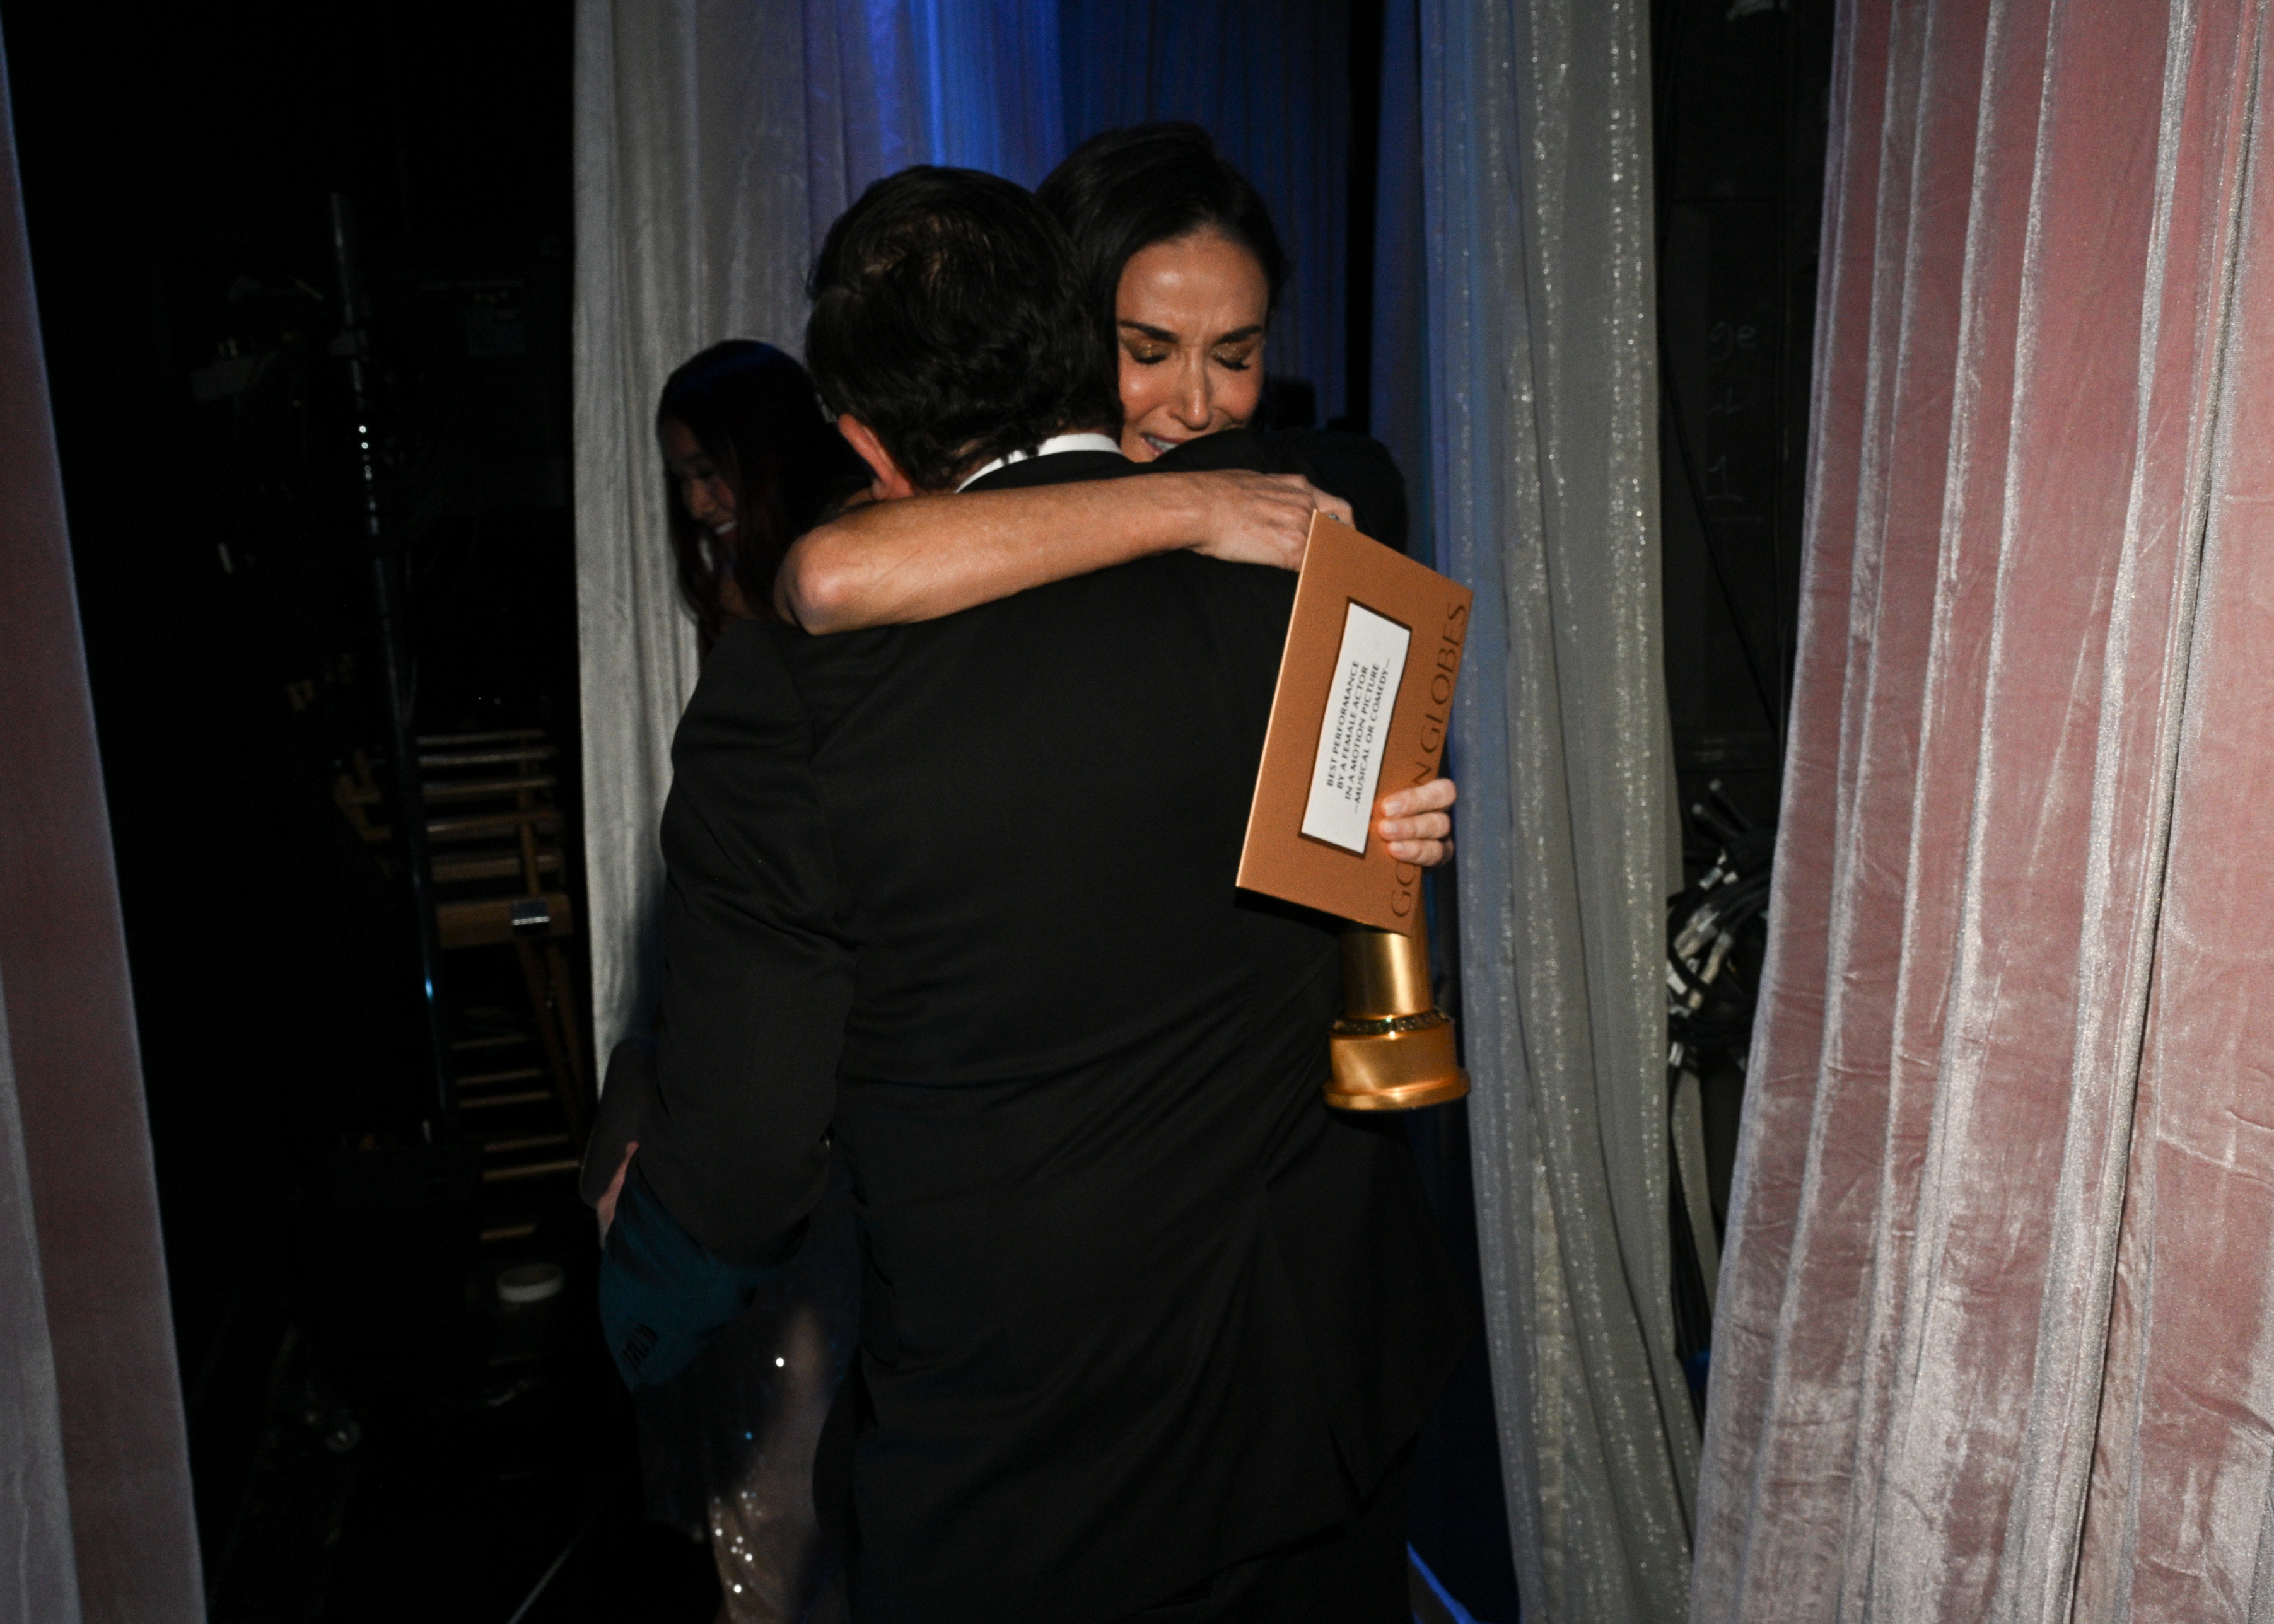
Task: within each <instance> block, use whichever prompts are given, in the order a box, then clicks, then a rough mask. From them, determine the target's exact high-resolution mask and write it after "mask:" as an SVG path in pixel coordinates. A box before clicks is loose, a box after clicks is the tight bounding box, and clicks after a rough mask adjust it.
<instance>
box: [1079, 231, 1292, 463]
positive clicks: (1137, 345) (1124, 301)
mask: <svg viewBox="0 0 2274 1624" xmlns="http://www.w3.org/2000/svg"><path fill="white" fill-rule="evenodd" d="M1270 300H1271V290H1270V287H1269V284H1268V283H1267V282H1265V281H1264V278H1263V267H1262V266H1261V265H1260V264H1258V263H1257V262H1256V259H1255V256H1254V254H1252V253H1250V252H1248V251H1247V250H1246V249H1245V248H1243V247H1241V246H1240V245H1239V244H1237V243H1235V242H1233V241H1232V240H1231V238H1229V237H1225V236H1224V235H1223V234H1222V233H1220V232H1217V231H1213V230H1208V229H1202V230H1199V231H1195V232H1193V234H1192V235H1191V236H1189V237H1176V238H1173V239H1171V241H1168V242H1165V243H1155V244H1152V245H1151V246H1150V247H1148V248H1142V249H1140V250H1139V251H1138V252H1135V253H1133V254H1132V255H1130V256H1129V263H1128V264H1126V265H1125V266H1123V267H1121V286H1120V288H1119V289H1118V292H1117V295H1116V297H1115V299H1114V309H1113V316H1114V323H1115V336H1116V337H1117V338H1118V340H1119V341H1120V346H1121V350H1120V353H1121V411H1122V428H1121V448H1122V450H1123V451H1125V452H1126V453H1127V454H1128V455H1130V456H1131V457H1132V458H1133V459H1134V460H1135V461H1137V462H1151V461H1152V460H1153V459H1154V458H1155V457H1156V456H1159V455H1161V454H1162V453H1163V452H1164V451H1168V450H1170V449H1171V448H1172V447H1177V446H1180V445H1182V444H1184V442H1185V441H1186V440H1197V439H1199V438H1200V437H1201V435H1203V434H1213V433H1215V432H1217V431H1218V430H1219V429H1232V428H1238V427H1239V426H1240V425H1243V424H1245V423H1246V421H1247V420H1248V419H1249V418H1250V417H1254V415H1255V409H1256V407H1257V405H1258V404H1260V403H1261V401H1262V399H1263V324H1264V320H1265V319H1266V318H1267V317H1268V316H1269V314H1270Z"/></svg>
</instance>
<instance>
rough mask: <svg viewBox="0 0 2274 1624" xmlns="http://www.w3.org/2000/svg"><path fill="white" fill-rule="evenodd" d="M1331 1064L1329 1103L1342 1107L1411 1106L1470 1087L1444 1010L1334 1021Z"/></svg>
mask: <svg viewBox="0 0 2274 1624" xmlns="http://www.w3.org/2000/svg"><path fill="white" fill-rule="evenodd" d="M1327 1050H1328V1056H1329V1061H1330V1063H1331V1064H1332V1066H1333V1069H1334V1075H1333V1079H1332V1080H1331V1081H1329V1083H1328V1084H1327V1103H1328V1104H1329V1105H1331V1106H1333V1107H1335V1108H1336V1109H1337V1110H1345V1111H1410V1110H1418V1109H1419V1108H1421V1107H1422V1106H1425V1105H1442V1104H1443V1103H1444V1102H1445V1101H1448V1100H1457V1099H1459V1098H1460V1097H1461V1096H1462V1095H1463V1094H1466V1093H1468V1091H1469V1074H1468V1073H1467V1072H1466V1071H1463V1070H1461V1064H1460V1056H1459V1055H1458V1054H1457V1052H1456V1051H1455V1049H1454V1047H1453V1018H1452V1017H1451V1016H1449V1015H1448V1014H1446V1013H1445V1012H1444V1011H1442V1010H1434V1009H1433V1010H1430V1011H1427V1013H1426V1014H1420V1015H1398V1016H1391V1017H1387V1018H1384V1019H1374V1020H1364V1019H1360V1020H1338V1021H1337V1022H1336V1023H1335V1024H1334V1026H1333V1028H1332V1030H1331V1032H1330V1033H1329V1036H1328V1039H1327Z"/></svg>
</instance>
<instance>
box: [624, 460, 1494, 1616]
mask: <svg viewBox="0 0 2274 1624" xmlns="http://www.w3.org/2000/svg"><path fill="white" fill-rule="evenodd" d="M1132 471H1134V470H1133V468H1132V465H1130V464H1128V463H1126V462H1123V461H1122V460H1121V459H1119V458H1118V457H1114V456H1110V455H1103V454H1096V453H1080V452H1077V453H1069V454H1065V455H1058V456H1052V457H1048V458H1041V459H1036V460H1034V461H1030V462H1022V463H1019V464H1015V465H1013V467H1011V468H1009V469H1005V470H1001V471H1000V472H998V473H997V474H995V475H992V476H990V477H989V478H988V479H987V480H986V481H985V482H983V483H984V484H985V485H992V486H1007V485H1032V484H1041V483H1047V482H1051V481H1056V480H1064V479H1073V478H1096V477H1118V476H1120V475H1123V474H1126V473H1128V472H1132ZM1293 584H1294V577H1293V575H1290V574H1287V573H1285V572H1284V571H1274V570H1267V569H1262V568H1247V567H1242V566H1233V565H1224V564H1218V563H1215V562H1211V561H1209V560H1203V559H1201V558H1199V557H1197V556H1194V555H1193V554H1190V553H1177V554H1171V555H1168V556H1164V557H1159V558H1154V559H1150V560H1145V561H1143V562H1140V563H1136V564H1131V565H1127V566H1124V567H1122V568H1117V569H1111V570H1106V571H1103V572H1100V573H1098V574H1096V575H1088V576H1084V577H1081V578H1080V579H1077V580H1073V581H1067V582H1063V583H1058V584H1056V585H1052V586H1049V587H1044V588H1042V589H1040V590H1035V591H1029V592H1025V593H1022V594H1020V595H1019V596H1018V597H1015V598H1009V599H1006V600H1004V601H1002V602H999V603H994V604H990V605H985V606H983V607H982V608H978V609H974V610H971V611H968V612H967V613H962V614H958V615H953V616H951V617H949V618H947V619H945V620H936V621H932V622H930V623H927V624H923V625H919V626H911V627H903V628H891V629H888V630H882V631H875V632H866V633H858V634H854V635H845V636H838V637H826V638H808V637H805V636H803V635H798V634H795V633H793V632H790V631H787V630H786V629H785V628H779V627H775V626H767V625H757V624H750V625H742V626H737V627H735V628H733V629H730V630H729V631H728V632H727V634H726V635H725V636H724V637H723V638H722V639H721V640H720V641H719V644H718V646H717V647H716V648H715V649H714V650H713V651H712V655H711V657H710V658H709V660H708V662H707V663H706V664H705V665H704V672H703V677H702V680H701V682H700V684H699V686H698V687H697V691H696V694H695V697H694V699H693V701H692V703H690V704H689V708H688V711H687V714H686V717H685V719H684V720H683V721H682V722H681V725H680V729H679V733H678V737H677V740H676V742H675V745H674V766H675V779H674V786H673V789H672V793H671V797H670V801H669V805H668V808H667V810H666V813H665V816H664V824H663V842H664V852H665V857H666V864H667V868H668V874H669V881H668V889H667V894H666V903H665V909H664V944H665V951H666V959H667V962H668V976H667V981H666V992H665V1009H666V1017H665V1019H666V1040H665V1045H664V1052H663V1057H662V1069H661V1094H662V1102H661V1115H660V1116H659V1119H658V1120H656V1121H655V1122H653V1123H651V1124H650V1127H649V1130H648V1133H649V1137H648V1139H646V1141H645V1142H644V1145H643V1147H642V1149H641V1151H640V1154H639V1159H638V1166H639V1170H640V1173H641V1175H642V1176H643V1177H644V1180H645V1181H646V1187H647V1189H648V1191H649V1192H651V1193H652V1194H653V1195H654V1196H656V1197H658V1198H659V1199H660V1203H661V1205H662V1207H664V1208H665V1209H666V1210H667V1212H668V1214H670V1215H671V1216H672V1217H673V1218H674V1219H675V1220H676V1221H677V1222H678V1223H679V1224H680V1225H681V1226H683V1228H684V1229H686V1230H687V1231H688V1232H689V1233H690V1234H691V1235H692V1236H693V1237H694V1238H695V1239H696V1240H697V1241H699V1242H700V1243H701V1244H702V1245H703V1246H704V1248H707V1249H708V1250H709V1251H710V1252H712V1253H714V1254H716V1255H717V1256H718V1257H719V1258H720V1259H726V1260H727V1261H728V1262H730V1263H734V1264H742V1265H752V1264H762V1263H764V1262H766V1261H768V1260H771V1259H779V1258H780V1257H782V1256H783V1255H785V1254H786V1253H787V1251H788V1250H789V1249H791V1248H793V1247H794V1244H795V1242H796V1237H797V1234H798V1231H799V1228H800V1224H801V1222H802V1217H803V1214H805V1213H806V1211H807V1210H808V1209H809V1207H811V1205H812V1204H813V1202H814V1200H815V1199H816V1198H817V1195H818V1194H819V1192H820V1190H821V1187H822V1184H823V1181H824V1178H825V1172H826V1168H827V1162H828V1140H829V1139H831V1138H832V1136H834V1138H835V1139H836V1140H837V1141H838V1142H839V1144H840V1146H841V1147H842V1148H843V1150H844V1153H845V1154H846V1156H847V1161H848V1162H849V1165H850V1167H851V1169H852V1174H853V1179H854V1185H855V1198H856V1201H857V1205H858V1210H859V1214H860V1223H861V1239H862V1248H861V1249H862V1330H861V1354H860V1358H859V1360H858V1362H857V1377H858V1385H857V1387H855V1389H854V1397H855V1401H856V1402H857V1410H856V1411H855V1412H853V1418H854V1421H855V1425H849V1426H847V1427H845V1428H843V1429H842V1431H843V1434H844V1437H845V1440H846V1442H847V1447H850V1448H851V1449H852V1451H853V1452H854V1458H853V1462H852V1467H851V1473H850V1476H851V1481H852V1491H851V1499H852V1509H853V1521H854V1524H855V1528H854V1535H853V1544H854V1547H855V1548H854V1549H853V1550H852V1551H851V1552H850V1553H848V1554H849V1559H850V1564H851V1567H850V1578H851V1593H852V1598H853V1602H854V1607H855V1615H856V1617H858V1618H860V1619H861V1620H863V1624H885V1621H891V1624H899V1621H901V1620H907V1621H908V1624H919V1621H920V1624H955V1621H956V1620H967V1619H968V1620H990V1621H993V1620H1013V1619H1015V1620H1035V1621H1036V1624H1042V1621H1045V1620H1047V1621H1050V1624H1081V1621H1082V1620H1101V1621H1103V1620H1112V1619H1117V1618H1119V1617H1122V1616H1123V1615H1126V1614H1127V1613H1132V1612H1134V1611H1136V1610H1138V1609H1139V1608H1141V1607H1144V1606H1147V1605H1152V1604H1154V1603H1157V1602H1159V1601H1161V1600H1163V1598H1167V1597H1170V1596H1172V1595H1175V1594H1176V1593H1178V1592H1179V1591H1181V1590H1185V1589H1186V1588H1188V1587H1190V1586H1192V1585H1193V1584H1195V1583H1198V1582H1200V1581H1201V1580H1203V1579H1205V1578H1206V1577H1207V1576H1208V1575H1210V1574H1212V1573H1214V1572H1215V1571H1216V1570H1217V1569H1219V1568H1224V1567H1225V1566H1226V1565H1228V1564H1230V1563H1232V1562H1235V1561H1238V1560H1242V1559H1244V1558H1247V1557H1251V1556H1254V1555H1256V1554H1259V1553H1262V1552H1265V1551H1268V1550H1270V1549H1272V1548H1274V1547H1276V1546H1279V1545H1284V1544H1287V1543H1290V1542H1291V1541H1295V1540H1299V1539H1301V1538H1305V1537H1306V1536H1309V1535H1312V1534H1314V1533H1316V1532H1319V1531H1321V1530H1325V1529H1327V1528H1329V1527H1330V1526H1332V1525H1333V1524H1334V1523H1336V1522H1337V1521H1338V1520H1340V1519H1341V1518H1343V1517H1344V1515H1346V1514H1347V1512H1348V1511H1349V1509H1350V1508H1351V1507H1352V1500H1353V1495H1354V1494H1355V1493H1357V1492H1361V1491H1363V1490H1365V1489H1367V1488H1370V1487H1371V1486H1372V1485H1373V1483H1374V1481H1375V1480H1376V1478H1377V1477H1378V1476H1379V1474H1380V1473H1381V1472H1382V1470H1383V1468H1384V1466H1385V1465H1386V1463H1388V1462H1389V1461H1390V1460H1391V1459H1392V1457H1393V1456H1394V1455H1396V1454H1397V1452H1398V1451H1399V1450H1400V1449H1401V1448H1403V1447H1404V1445H1405V1444H1406V1443H1407V1442H1408V1441H1409V1440H1411V1439H1412V1437H1413V1435H1414V1433H1415V1432H1416V1430H1417V1428H1418V1427H1419V1423H1420V1421H1421V1420H1422V1418H1423V1417H1424V1415H1425V1413H1426V1412H1427V1409H1428V1407H1429V1405H1430V1403H1431V1402H1432V1400H1433V1399H1434V1395H1435V1394H1436V1391H1437V1388H1438V1387H1439V1385H1440V1383H1441V1382H1442V1379H1443V1377H1444V1375H1445V1374H1446V1372H1448V1371H1449V1367H1450V1365H1451V1362H1452V1359H1453V1357H1454V1355H1455V1353H1456V1352H1457V1345H1458V1342H1459V1337H1460V1327H1459V1326H1458V1324H1457V1315H1458V1312H1459V1311H1458V1310H1457V1307H1456V1305H1455V1304H1456V1298H1455V1296H1454V1293H1453V1291H1452V1289H1451V1288H1450V1283H1449V1274H1448V1271H1447V1268H1446V1266H1445V1264H1444V1261H1443V1259H1442V1252H1441V1250H1440V1246H1439V1243H1438V1240H1437V1238H1436V1236H1435V1234H1434V1230H1433V1228H1432V1222H1431V1220H1430V1217H1429V1215H1428V1214H1427V1210H1426V1208H1425V1207H1424V1205H1423V1199H1422V1194H1421V1190H1420V1186H1419V1178H1418V1176H1417V1174H1416V1172H1415V1169H1414V1168H1413V1165H1412V1158H1411V1156H1410V1154H1409V1153H1408V1151H1407V1149H1406V1147H1405V1144H1404V1133H1403V1126H1402V1124H1399V1123H1398V1122H1397V1121H1395V1120H1391V1121H1389V1122H1381V1121H1369V1120H1364V1119H1359V1118H1355V1117H1345V1116H1338V1115H1336V1114H1333V1113H1330V1112H1329V1111H1328V1110H1327V1109H1326V1108H1325V1107H1324V1106H1323V1105H1322V1104H1321V1100H1320V1092H1319V1091H1320V1085H1321V1080H1322V1079H1323V1078H1324V1076H1325V1073H1326V1070H1327V1048H1326V1036H1327V1027H1328V1024H1329V1021H1330V1019H1332V1018H1333V1015H1334V1013H1335V1007H1336V1003H1337V994H1338V968H1337V951H1336V932H1335V928H1334V925H1333V923H1332V922H1331V921H1326V920H1323V919H1321V918H1319V917H1317V916H1314V915H1309V914H1300V913H1297V912H1295V911H1292V910H1289V909H1285V908H1281V907H1277V906H1272V905H1269V904H1265V903H1262V902H1261V901H1259V900H1258V899H1255V898H1249V897H1246V896H1244V895H1242V894H1241V893H1239V892H1237V891H1235V890H1234V888H1233V885H1232V876H1233V873H1234V870H1235V868H1236V866H1237V861H1238V857H1239V846H1240V838H1241V831H1242V827H1243V825H1244V823H1245V819H1246V809H1247V804H1248V799H1249V794H1250V791H1251V789H1252V787H1253V785H1254V778H1255V771H1256V763H1257V761H1258V758H1259V756H1260V754H1261V748H1262V741H1263V730H1264V723H1265V718H1266V714H1267V712H1268V711H1269V703H1270V699H1271V693H1272V688H1273V683H1274V680H1275V676H1276V667H1277V662H1278V657H1279V650H1280V645H1281V643H1282V642H1283V640H1284V634H1285V628H1286V621H1287V615H1288V611H1289V607H1290V605H1291V601H1292V590H1293ZM844 1418H845V1417H843V1416H842V1415H840V1420H841V1419H844ZM832 1425H835V1423H832Z"/></svg>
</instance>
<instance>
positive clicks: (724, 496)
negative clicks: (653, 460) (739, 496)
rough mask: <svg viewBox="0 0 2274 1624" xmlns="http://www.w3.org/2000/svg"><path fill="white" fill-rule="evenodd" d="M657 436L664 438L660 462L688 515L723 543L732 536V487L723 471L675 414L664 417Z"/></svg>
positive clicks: (723, 544)
mask: <svg viewBox="0 0 2274 1624" xmlns="http://www.w3.org/2000/svg"><path fill="white" fill-rule="evenodd" d="M656 438H657V439H659V440H661V441H662V442H663V465H664V467H665V469H666V470H668V472H669V473H670V475H671V477H672V479H673V481H674V483H676V484H677V485H678V486H679V500H680V501H681V502H682V503H683V504H685V506H686V508H687V515H688V517H689V518H691V519H693V520H694V521H695V522H696V523H697V524H699V525H701V526H702V527H703V528H704V530H709V531H710V532H711V533H712V535H713V536H715V537H717V538H718V539H719V545H720V546H721V547H724V546H725V545H727V543H729V542H731V541H733V540H734V485H733V483H732V482H731V481H729V480H728V479H727V475H726V471H725V470H723V469H721V468H720V467H719V465H718V463H716V462H712V459H711V454H710V453H709V452H707V451H705V450H704V449H703V442H702V441H701V440H697V439H696V438H695V431H694V430H692V429H690V428H689V427H688V426H687V425H685V424H684V423H681V421H679V419H678V418H676V417H668V418H666V419H665V420H664V423H663V426H662V427H661V429H660V430H659V431H658V432H657V435H656Z"/></svg>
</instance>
